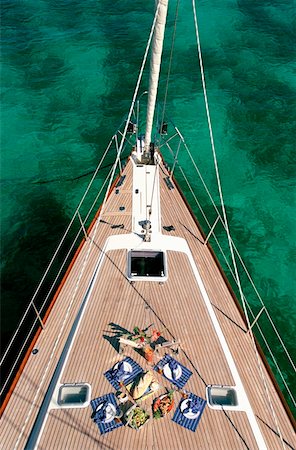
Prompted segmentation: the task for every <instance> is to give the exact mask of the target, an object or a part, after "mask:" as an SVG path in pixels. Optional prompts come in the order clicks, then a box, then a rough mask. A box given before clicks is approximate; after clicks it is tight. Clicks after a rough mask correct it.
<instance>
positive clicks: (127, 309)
mask: <svg viewBox="0 0 296 450" xmlns="http://www.w3.org/2000/svg"><path fill="white" fill-rule="evenodd" d="M163 170H165V169H163ZM131 171H132V167H131V163H130V162H129V163H128V164H127V167H126V168H125V171H124V174H125V175H126V179H125V180H124V182H123V184H122V186H120V187H118V188H116V187H115V189H113V191H112V193H111V195H110V197H109V198H108V200H107V203H106V205H105V207H104V208H103V214H102V221H101V223H100V224H99V225H98V227H96V223H95V224H94V226H93V227H92V231H91V237H92V239H93V240H91V239H88V240H87V241H86V242H85V244H84V245H83V247H82V250H81V251H80V253H79V255H78V258H77V260H76V261H75V263H74V265H73V267H72V270H71V272H70V274H69V276H68V278H67V280H66V282H65V284H64V286H63V287H62V289H61V292H60V294H59V296H58V298H57V300H56V302H55V304H54V306H53V309H52V311H51V314H50V316H49V318H48V320H47V323H46V327H45V329H44V330H43V331H42V332H41V334H40V336H39V338H38V341H37V342H36V345H35V347H36V348H38V350H39V351H38V353H37V354H36V355H31V356H30V358H29V360H28V362H27V364H26V366H25V369H24V371H23V373H22V375H21V377H20V379H19V381H18V383H17V385H16V388H15V390H14V392H13V394H12V396H11V398H10V401H9V403H8V405H7V407H6V410H5V411H4V414H3V417H2V419H1V422H2V425H1V443H0V446H1V448H2V449H5V450H8V449H12V448H15V447H16V444H17V448H24V447H25V443H26V440H27V438H28V436H29V434H30V431H31V429H32V426H33V424H34V421H35V419H36V416H37V413H38V409H39V407H40V406H41V403H42V399H43V396H44V394H45V392H46V390H47V387H48V384H49V382H50V379H51V377H52V375H53V372H54V368H55V365H56V363H57V361H58V359H59V356H60V354H61V351H62V349H63V346H64V344H65V341H66V339H67V335H68V333H69V331H70V329H71V326H72V324H73V321H74V319H75V317H76V315H77V312H78V309H79V306H80V304H81V301H82V299H83V297H84V295H85V291H86V289H87V286H88V284H89V281H90V279H91V276H92V273H93V270H94V266H95V264H96V261H97V260H98V258H99V256H100V254H101V251H102V248H103V246H104V243H105V241H106V238H107V237H108V236H109V235H111V234H122V233H130V232H131V228H132V222H131V213H132V203H131V193H132V181H131V180H132V173H131ZM165 176H166V174H165V173H162V172H160V189H161V210H162V226H169V225H173V226H174V228H175V231H170V232H168V231H165V230H164V229H163V230H162V232H163V233H164V234H170V235H176V236H180V237H184V238H185V239H186V240H187V242H188V244H189V247H190V249H191V252H192V253H193V256H194V259H195V263H196V265H197V267H198V270H199V271H200V273H201V274H202V277H203V282H204V284H205V287H206V290H207V292H208V295H209V297H210V299H211V303H212V305H213V307H214V309H215V312H216V316H217V318H218V320H219V323H220V326H221V328H222V330H223V333H224V336H225V338H226V340H227V343H228V346H229V348H230V351H231V353H232V355H233V357H234V359H235V363H236V366H237V369H238V371H239V373H240V376H241V379H242V381H243V383H244V386H245V389H246V392H247V395H248V398H249V400H250V402H251V405H252V407H253V410H254V412H255V415H256V417H257V420H258V423H259V426H260V429H261V431H262V433H263V435H264V438H265V441H266V445H267V447H268V448H269V449H272V450H274V449H282V448H283V446H282V443H281V440H280V438H279V437H278V435H277V428H276V424H275V423H274V418H273V415H272V413H271V412H270V408H269V405H268V401H267V398H266V392H265V389H264V386H263V383H262V380H261V377H260V371H259V369H258V365H257V357H256V354H255V351H254V347H253V344H252V340H251V337H250V336H249V334H247V333H246V326H245V323H244V321H243V319H242V317H241V314H240V312H239V310H238V308H237V306H236V304H235V302H234V300H233V298H232V296H231V293H230V291H229V289H228V287H227V285H226V283H225V281H224V279H223V277H222V275H221V272H220V270H219V268H218V266H217V265H216V262H215V260H214V258H213V256H212V253H211V251H210V250H209V248H208V246H206V245H204V244H203V240H204V239H203V236H202V234H201V232H200V231H199V229H198V227H197V225H196V223H195V221H194V219H193V217H192V216H191V215H190V213H189V211H188V209H187V207H186V205H185V204H184V202H183V200H182V198H181V195H180V193H179V192H178V190H177V188H175V189H171V190H169V189H168V188H167V186H166V184H165V182H164V178H165ZM122 206H124V210H120V207H122ZM114 225H115V226H116V225H124V228H114ZM112 226H113V228H112ZM126 262H127V255H126V251H125V250H114V251H110V252H108V254H107V255H106V256H105V259H104V262H103V265H102V267H101V270H100V273H99V276H98V279H97V280H96V283H95V285H94V289H93V292H92V297H91V300H90V302H89V303H88V304H87V306H86V309H85V312H84V317H83V321H82V323H81V325H80V327H79V329H78V332H77V335H76V338H75V341H74V344H73V348H72V351H71V354H70V356H69V358H68V360H67V364H66V366H65V370H64V372H63V374H62V377H61V382H62V383H66V382H67V383H69V382H82V381H83V382H89V383H90V384H91V386H92V398H95V397H98V396H100V395H103V394H105V393H108V392H114V389H113V388H112V386H111V385H110V383H109V382H108V381H107V380H106V378H105V377H104V375H103V373H104V372H105V371H106V370H108V369H109V368H110V367H112V366H113V364H114V363H115V362H116V361H117V360H119V359H120V355H119V354H118V353H117V351H116V350H115V348H114V347H113V346H112V343H111V342H110V339H109V340H108V337H109V338H110V337H112V333H111V327H110V324H111V323H114V324H117V325H119V326H121V327H123V328H126V329H127V330H129V331H132V329H133V327H134V326H135V325H138V326H140V327H143V328H144V327H146V326H147V325H148V324H150V323H153V324H154V325H153V328H154V327H155V328H157V329H159V330H161V331H162V335H163V336H164V337H165V338H166V339H168V340H169V339H171V338H172V337H174V338H175V339H179V340H180V341H181V345H180V352H179V354H178V355H177V356H176V358H177V359H178V360H179V361H180V362H181V363H183V364H184V365H185V366H186V367H188V368H189V369H190V370H191V371H192V372H193V375H192V376H191V378H190V379H189V381H188V382H187V384H186V385H185V389H186V390H188V391H191V392H194V393H195V394H197V395H199V396H201V397H203V398H205V387H206V385H207V384H224V385H232V384H233V383H234V381H233V378H232V375H231V372H230V370H229V368H228V364H227V362H226V359H225V356H224V353H223V351H222V348H221V345H220V342H219V340H218V338H217V335H216V332H215V330H214V328H213V326H212V323H211V320H210V318H209V314H208V311H207V308H206V306H205V304H204V301H203V298H202V295H201V293H200V290H199V288H198V286H197V284H196V280H195V278H194V276H193V273H192V269H191V266H190V264H189V262H188V260H187V256H186V255H184V254H182V253H179V252H175V251H169V252H168V271H169V278H168V281H167V282H165V283H164V284H159V283H155V282H143V281H141V282H136V283H135V284H131V283H130V282H129V281H128V279H127V278H126ZM127 353H128V354H129V355H130V356H131V357H132V358H133V359H135V360H136V361H137V362H138V363H139V364H140V365H141V366H142V367H143V368H144V369H147V368H149V367H148V365H147V363H146V361H145V360H144V358H142V357H141V356H140V355H139V354H138V353H136V352H135V351H133V350H132V349H129V350H128V351H127ZM162 354H164V351H163V350H162ZM261 369H262V371H263V373H264V375H265V378H266V380H267V385H268V389H269V392H270V397H271V400H272V402H273V406H274V409H275V411H276V412H277V420H278V422H279V425H280V429H281V432H282V434H283V439H284V442H286V444H285V445H286V448H288V449H291V448H293V447H294V442H295V434H294V431H293V427H292V425H291V423H290V421H289V419H288V416H287V413H286V411H285V409H284V407H283V405H282V403H281V401H280V399H279V396H278V394H277V392H276V390H275V387H274V385H273V383H272V381H271V380H270V377H269V375H268V373H267V371H266V369H265V367H264V365H263V363H262V362H261ZM157 376H158V377H159V375H158V374H157ZM161 380H162V384H163V386H167V387H169V386H170V384H169V383H168V382H166V381H165V380H164V379H163V377H161ZM162 392H164V390H160V391H158V392H157V393H156V394H155V395H154V397H156V396H158V395H159V394H160V393H162ZM152 399H153V398H151V397H150V398H149V399H147V400H146V401H145V402H144V406H145V407H146V409H147V410H148V412H149V413H151V403H152ZM180 399H181V397H180V394H179V393H177V394H176V395H175V404H176V405H178V403H179V400H180ZM90 416H91V408H90V407H87V408H82V409H52V410H50V411H49V414H48V417H47V420H46V423H45V427H44V430H43V432H42V435H41V439H40V442H39V445H38V449H44V450H45V449H55V450H58V449H61V450H62V449H81V448H87V449H92V448H93V449H95V448H101V449H106V450H107V449H108V450H110V449H120V450H125V449H126V450H132V449H147V450H148V449H154V450H156V449H172V450H174V449H176V450H177V449H178V450H184V449H188V450H189V449H204V450H205V449H211V450H215V449H217V450H218V449H225V450H226V449H227V450H230V449H246V448H249V449H256V448H257V444H256V441H255V438H254V436H253V433H252V430H251V428H250V425H249V422H248V419H247V416H246V414H245V412H242V411H235V412H234V411H217V410H212V409H210V408H209V407H206V409H205V411H204V413H203V416H202V418H201V421H200V423H199V425H198V427H197V430H196V432H195V433H193V432H191V431H188V430H186V429H184V428H183V427H181V426H179V425H177V424H175V423H174V422H173V421H172V420H171V418H172V416H173V412H172V413H170V415H169V416H167V417H165V418H163V419H160V420H152V419H150V421H149V422H148V423H147V424H146V425H145V426H144V427H143V429H142V430H140V431H139V432H136V431H135V430H133V429H131V428H129V427H121V428H119V429H116V430H114V431H112V432H110V433H107V434H105V435H103V436H101V435H100V433H99V429H98V427H97V425H96V424H94V423H93V421H92V420H91V418H90Z"/></svg>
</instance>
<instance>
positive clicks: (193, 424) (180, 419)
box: [172, 394, 207, 431]
mask: <svg viewBox="0 0 296 450" xmlns="http://www.w3.org/2000/svg"><path fill="white" fill-rule="evenodd" d="M186 400H187V401H186ZM183 402H184V403H183ZM206 404H207V402H206V400H204V399H202V398H201V397H198V396H197V395H195V394H189V395H188V398H187V399H182V400H181V401H180V403H179V405H178V408H177V409H176V411H175V414H174V417H173V418H172V420H173V421H174V422H176V423H177V424H178V425H181V427H184V428H187V429H188V430H191V431H195V430H196V428H197V425H198V423H199V421H200V419H201V416H202V413H203V411H204V409H205V406H206ZM186 413H189V414H188V415H187V417H186V415H184V414H186ZM190 413H191V414H190ZM190 415H191V416H192V417H190Z"/></svg>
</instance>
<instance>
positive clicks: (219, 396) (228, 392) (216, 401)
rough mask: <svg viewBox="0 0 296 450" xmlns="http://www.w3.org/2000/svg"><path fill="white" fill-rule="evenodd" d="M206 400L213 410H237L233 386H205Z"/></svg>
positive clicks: (235, 393)
mask: <svg viewBox="0 0 296 450" xmlns="http://www.w3.org/2000/svg"><path fill="white" fill-rule="evenodd" d="M207 400H208V405H209V407H210V408H213V409H237V408H238V406H239V402H238V398H237V392H236V388H235V387H234V386H215V385H212V386H207Z"/></svg>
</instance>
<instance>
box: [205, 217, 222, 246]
mask: <svg viewBox="0 0 296 450" xmlns="http://www.w3.org/2000/svg"><path fill="white" fill-rule="evenodd" d="M220 218H221V216H218V217H217V219H216V220H215V222H214V225H213V226H212V228H211V229H210V231H209V234H208V235H207V237H206V240H205V241H204V245H207V243H208V240H209V239H210V237H211V234H212V233H213V231H214V228H215V226H216V225H217V223H218V220H219V219H220Z"/></svg>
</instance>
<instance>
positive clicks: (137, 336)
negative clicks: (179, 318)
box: [129, 327, 161, 344]
mask: <svg viewBox="0 0 296 450" xmlns="http://www.w3.org/2000/svg"><path fill="white" fill-rule="evenodd" d="M148 329H149V327H148V328H145V329H144V330H141V329H140V328H139V327H134V329H133V334H131V335H130V336H129V339H130V340H131V341H139V342H140V343H142V344H150V343H151V342H156V341H157V339H158V338H159V337H160V336H161V333H160V331H158V330H152V333H151V335H148V334H147V330H148Z"/></svg>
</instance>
